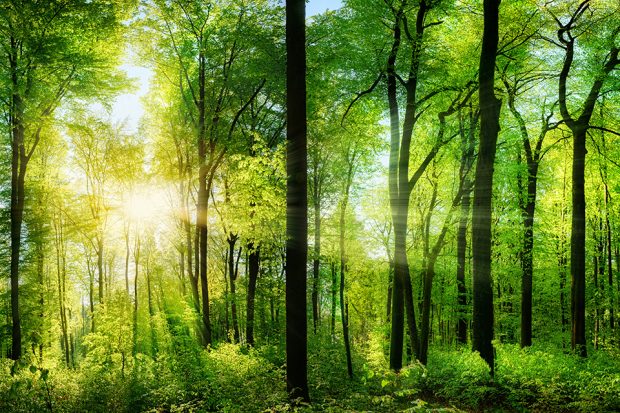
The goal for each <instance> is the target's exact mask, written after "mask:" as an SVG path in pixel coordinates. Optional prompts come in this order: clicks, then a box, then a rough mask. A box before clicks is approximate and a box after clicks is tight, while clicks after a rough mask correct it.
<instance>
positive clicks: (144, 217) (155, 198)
mask: <svg viewBox="0 0 620 413" xmlns="http://www.w3.org/2000/svg"><path fill="white" fill-rule="evenodd" d="M167 196H168V195H167V193H166V191H165V190H164V189H162V188H154V187H151V188H141V189H136V190H134V191H133V192H131V193H130V194H128V196H126V197H125V200H124V202H123V208H122V209H123V215H124V216H125V218H127V219H128V220H129V221H132V222H154V221H155V220H156V218H158V217H162V216H163V215H165V214H166V211H167V210H168V209H169V206H168V205H167V202H166V199H167Z"/></svg>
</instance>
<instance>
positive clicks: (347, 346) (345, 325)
mask: <svg viewBox="0 0 620 413" xmlns="http://www.w3.org/2000/svg"><path fill="white" fill-rule="evenodd" d="M346 160H347V163H348V168H347V175H346V182H345V188H344V193H343V199H342V202H341V203H340V237H339V247H340V316H341V318H342V338H343V340H344V350H345V355H346V358H347V373H348V374H349V378H353V363H352V361H351V342H350V340H349V314H348V311H346V302H345V294H344V288H345V272H346V268H347V257H346V250H345V224H346V220H345V218H346V213H347V204H348V203H349V192H350V189H351V184H352V183H353V174H354V171H355V162H356V154H355V151H353V152H352V153H351V154H349V153H348V154H347V159H346Z"/></svg>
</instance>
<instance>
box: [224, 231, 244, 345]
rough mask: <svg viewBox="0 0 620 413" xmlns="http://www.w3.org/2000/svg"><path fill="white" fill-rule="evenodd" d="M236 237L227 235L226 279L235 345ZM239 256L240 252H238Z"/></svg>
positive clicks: (237, 336)
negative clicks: (228, 287) (227, 281)
mask: <svg viewBox="0 0 620 413" xmlns="http://www.w3.org/2000/svg"><path fill="white" fill-rule="evenodd" d="M237 239H238V238H237V236H236V235H234V234H232V233H231V234H229V235H228V254H227V255H228V265H227V266H228V279H229V280H230V311H231V313H232V323H233V334H234V339H235V342H236V343H239V319H238V318H237V296H236V292H237V288H236V281H237V268H236V266H235V243H236V242H237ZM239 255H241V251H239Z"/></svg>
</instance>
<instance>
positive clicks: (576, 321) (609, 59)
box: [554, 0, 620, 357]
mask: <svg viewBox="0 0 620 413" xmlns="http://www.w3.org/2000/svg"><path fill="white" fill-rule="evenodd" d="M588 8H590V0H585V1H582V2H581V3H580V4H579V5H578V6H577V8H576V9H575V10H574V11H573V13H571V15H570V17H569V19H568V20H567V21H566V22H565V23H563V22H562V20H561V19H559V18H557V17H555V16H554V19H555V21H556V23H557V25H558V31H557V36H558V41H559V44H558V45H559V46H560V47H562V48H563V49H564V52H565V53H564V62H563V65H562V70H561V71H560V74H559V78H558V95H559V106H560V114H561V115H562V120H563V121H564V123H565V124H566V126H568V128H569V129H570V130H571V133H572V135H573V173H572V178H573V181H572V183H573V186H572V205H573V212H572V225H571V242H570V245H571V249H570V251H571V253H570V256H571V260H570V263H571V264H570V268H571V270H570V271H571V314H572V317H571V347H572V349H573V351H576V352H577V353H578V354H579V355H580V356H582V357H585V356H587V348H586V296H585V291H586V285H585V282H586V246H585V241H586V199H585V188H584V184H585V160H586V153H587V150H586V136H587V133H588V129H589V128H590V120H591V119H592V115H593V113H594V106H595V105H596V102H597V100H598V97H599V95H600V93H601V88H602V87H603V83H604V82H605V79H606V78H607V77H608V75H609V73H610V72H611V71H612V70H613V69H615V68H616V67H617V66H619V65H620V59H619V58H618V54H619V52H620V48H619V47H617V46H616V44H615V41H616V37H617V36H618V34H619V33H620V25H619V26H615V27H614V28H613V29H612V32H611V34H610V35H609V36H610V37H609V42H610V43H611V46H610V47H609V50H608V51H607V52H606V53H607V54H606V55H605V57H604V58H603V59H600V58H599V62H600V61H602V64H601V66H600V68H599V70H598V73H597V74H596V76H595V78H594V82H592V86H591V87H590V90H589V92H588V94H587V96H586V98H585V100H584V101H583V103H582V105H581V108H580V111H579V112H577V113H575V114H571V111H570V109H569V106H568V103H567V100H568V98H567V97H568V88H567V81H568V77H569V74H570V71H571V69H572V67H573V62H574V60H575V43H576V40H577V39H578V37H579V35H580V33H581V32H580V27H579V22H580V20H582V17H583V14H584V13H585V12H586V11H587V10H588Z"/></svg>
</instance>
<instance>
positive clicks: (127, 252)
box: [123, 224, 130, 296]
mask: <svg viewBox="0 0 620 413" xmlns="http://www.w3.org/2000/svg"><path fill="white" fill-rule="evenodd" d="M124 230H125V231H124V234H123V235H124V236H125V289H126V291H127V296H129V255H130V251H129V225H127V224H126V225H125V227H124Z"/></svg>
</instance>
